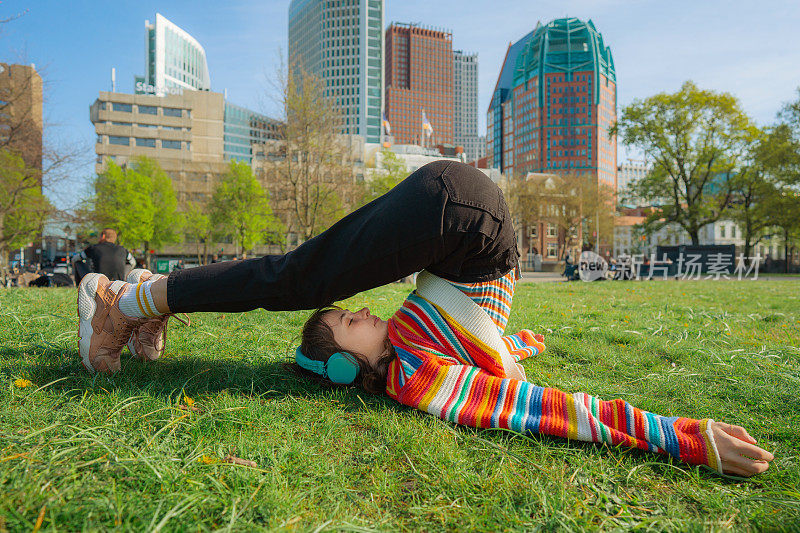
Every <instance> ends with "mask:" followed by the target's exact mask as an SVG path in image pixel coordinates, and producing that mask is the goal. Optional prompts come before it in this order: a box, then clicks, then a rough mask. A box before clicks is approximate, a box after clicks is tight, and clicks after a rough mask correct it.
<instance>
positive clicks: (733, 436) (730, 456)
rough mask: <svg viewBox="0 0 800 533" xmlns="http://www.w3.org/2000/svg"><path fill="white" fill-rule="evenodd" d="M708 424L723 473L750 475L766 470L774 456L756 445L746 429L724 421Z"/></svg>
mask: <svg viewBox="0 0 800 533" xmlns="http://www.w3.org/2000/svg"><path fill="white" fill-rule="evenodd" d="M710 426H711V432H712V433H713V435H714V442H715V443H716V445H717V452H718V453H719V459H720V462H721V463H722V471H723V472H724V473H725V474H735V475H737V476H745V477H750V476H752V475H754V474H761V473H762V472H766V470H767V468H769V462H770V461H772V460H773V459H774V458H775V457H774V456H773V455H772V454H771V453H769V452H768V451H767V450H765V449H763V448H760V447H758V446H756V439H754V438H753V437H751V436H750V434H749V433H747V430H745V429H744V428H743V427H742V426H733V425H731V424H726V423H724V422H711V424H710Z"/></svg>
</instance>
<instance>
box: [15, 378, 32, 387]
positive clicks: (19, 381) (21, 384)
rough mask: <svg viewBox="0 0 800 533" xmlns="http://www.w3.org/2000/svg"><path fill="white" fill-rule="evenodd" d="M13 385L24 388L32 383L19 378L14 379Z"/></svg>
mask: <svg viewBox="0 0 800 533" xmlns="http://www.w3.org/2000/svg"><path fill="white" fill-rule="evenodd" d="M14 386H16V387H19V388H20V389H24V388H25V387H31V386H33V383H31V381H30V380H27V379H22V378H20V379H15V380H14Z"/></svg>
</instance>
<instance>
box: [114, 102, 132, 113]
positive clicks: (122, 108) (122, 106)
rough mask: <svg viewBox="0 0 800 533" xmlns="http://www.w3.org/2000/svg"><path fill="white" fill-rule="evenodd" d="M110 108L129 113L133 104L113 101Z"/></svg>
mask: <svg viewBox="0 0 800 533" xmlns="http://www.w3.org/2000/svg"><path fill="white" fill-rule="evenodd" d="M112 109H113V110H114V111H123V112H125V113H130V112H131V111H133V105H131V104H121V103H119V102H114V103H113V104H112Z"/></svg>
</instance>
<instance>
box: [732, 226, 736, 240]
mask: <svg viewBox="0 0 800 533" xmlns="http://www.w3.org/2000/svg"><path fill="white" fill-rule="evenodd" d="M731 238H733V239H735V238H736V226H731Z"/></svg>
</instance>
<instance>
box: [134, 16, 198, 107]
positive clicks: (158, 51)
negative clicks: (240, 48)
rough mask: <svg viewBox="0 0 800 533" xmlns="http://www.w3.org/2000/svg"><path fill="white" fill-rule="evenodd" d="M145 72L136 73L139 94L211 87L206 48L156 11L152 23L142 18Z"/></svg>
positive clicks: (161, 93) (161, 94)
mask: <svg viewBox="0 0 800 533" xmlns="http://www.w3.org/2000/svg"><path fill="white" fill-rule="evenodd" d="M144 24H145V58H146V59H145V61H146V74H145V76H144V77H137V79H136V91H135V92H137V93H139V94H157V95H159V96H163V95H164V94H168V93H175V92H179V91H180V90H182V89H193V90H200V91H208V90H211V77H210V76H209V73H208V63H207V61H206V52H205V50H203V47H202V46H200V43H199V42H197V40H196V39H195V38H194V37H192V36H191V35H189V34H188V33H186V32H185V31H184V30H182V29H181V28H179V27H178V26H177V25H175V24H173V23H172V22H170V21H169V20H167V18H166V17H164V16H162V15H161V14H160V13H156V21H155V24H150V21H149V20H148V21H145V23H144Z"/></svg>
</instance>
